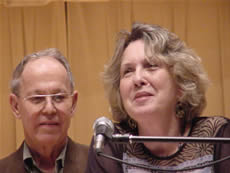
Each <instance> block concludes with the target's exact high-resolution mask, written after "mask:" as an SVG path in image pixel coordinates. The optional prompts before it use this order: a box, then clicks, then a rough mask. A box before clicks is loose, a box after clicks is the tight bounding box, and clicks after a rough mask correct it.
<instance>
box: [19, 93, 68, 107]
mask: <svg viewBox="0 0 230 173" xmlns="http://www.w3.org/2000/svg"><path fill="white" fill-rule="evenodd" d="M72 96H73V94H68V93H56V94H42V95H40V94H35V95H30V96H27V97H25V98H24V99H23V100H24V101H28V102H29V103H31V104H32V105H33V106H36V107H37V108H38V109H42V108H43V107H44V106H45V105H46V104H47V101H48V100H50V101H51V103H52V105H53V106H54V107H55V108H61V106H63V105H66V103H67V102H68V101H69V98H71V97H72Z"/></svg>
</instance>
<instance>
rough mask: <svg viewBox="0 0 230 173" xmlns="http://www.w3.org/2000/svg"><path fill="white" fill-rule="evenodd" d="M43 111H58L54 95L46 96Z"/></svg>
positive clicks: (49, 112) (50, 112)
mask: <svg viewBox="0 0 230 173" xmlns="http://www.w3.org/2000/svg"><path fill="white" fill-rule="evenodd" d="M43 111H44V112H46V113H48V114H52V113H54V112H56V107H55V104H54V102H53V100H52V97H50V96H47V97H46V100H45V103H44V107H43Z"/></svg>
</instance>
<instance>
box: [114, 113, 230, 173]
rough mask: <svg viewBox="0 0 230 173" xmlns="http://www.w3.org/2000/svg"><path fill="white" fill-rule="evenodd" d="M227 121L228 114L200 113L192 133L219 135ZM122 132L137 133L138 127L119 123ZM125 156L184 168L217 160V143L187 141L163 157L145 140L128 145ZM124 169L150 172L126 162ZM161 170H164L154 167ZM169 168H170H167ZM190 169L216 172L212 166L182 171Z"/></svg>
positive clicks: (158, 165)
mask: <svg viewBox="0 0 230 173" xmlns="http://www.w3.org/2000/svg"><path fill="white" fill-rule="evenodd" d="M226 123H227V120H226V119H225V118H224V117H209V118H207V117H199V118H196V119H194V121H193V122H192V126H191V129H190V133H189V136H190V137H215V136H216V135H217V133H218V130H219V129H220V128H221V127H222V126H223V125H224V124H226ZM116 127H117V130H118V133H121V134H126V133H129V134H132V135H137V130H136V129H135V130H131V129H129V128H127V126H126V127H125V128H124V125H122V124H117V125H116ZM124 151H125V152H123V160H125V161H128V162H130V163H134V164H142V165H147V166H151V167H153V168H160V169H170V170H173V169H183V168H187V167H193V166H196V165H199V164H204V163H207V162H209V161H213V155H214V145H213V144H212V143H184V144H183V145H182V146H181V147H180V148H179V149H178V151H177V152H176V153H174V154H172V155H170V156H167V157H159V156H155V155H153V154H152V153H151V152H150V151H149V150H148V149H147V148H146V147H145V146H144V145H143V144H142V143H132V144H128V145H124ZM123 171H124V173H137V172H138V173H149V172H153V171H150V170H147V169H141V168H137V167H133V166H128V165H125V164H123ZM154 172H160V171H154ZM166 172H167V171H166ZM182 172H189V173H212V172H213V168H212V167H205V168H203V169H195V170H192V171H182Z"/></svg>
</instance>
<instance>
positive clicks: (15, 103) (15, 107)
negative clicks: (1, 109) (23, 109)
mask: <svg viewBox="0 0 230 173" xmlns="http://www.w3.org/2000/svg"><path fill="white" fill-rule="evenodd" d="M9 99H10V106H11V109H12V111H13V114H14V116H15V117H16V118H18V119H20V118H21V115H20V111H19V105H18V104H19V103H18V96H16V95H15V94H13V93H11V94H10V98H9Z"/></svg>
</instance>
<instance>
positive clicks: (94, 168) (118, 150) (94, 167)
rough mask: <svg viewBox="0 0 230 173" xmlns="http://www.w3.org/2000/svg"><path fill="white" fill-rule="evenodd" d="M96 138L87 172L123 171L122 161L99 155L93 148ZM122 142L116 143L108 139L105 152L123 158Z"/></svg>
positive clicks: (92, 142)
mask: <svg viewBox="0 0 230 173" xmlns="http://www.w3.org/2000/svg"><path fill="white" fill-rule="evenodd" d="M93 145H94V140H93V138H92V141H91V145H90V149H89V154H88V163H87V166H86V172H85V173H122V172H123V171H122V166H121V164H120V163H118V162H116V161H113V160H110V159H108V158H104V157H103V156H98V155H97V154H96V152H95V151H94V149H93ZM122 148H123V147H122V144H114V143H113V142H112V141H106V143H105V146H104V149H103V153H104V154H107V155H110V156H113V157H116V158H119V159H122V153H123V149H122Z"/></svg>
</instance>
